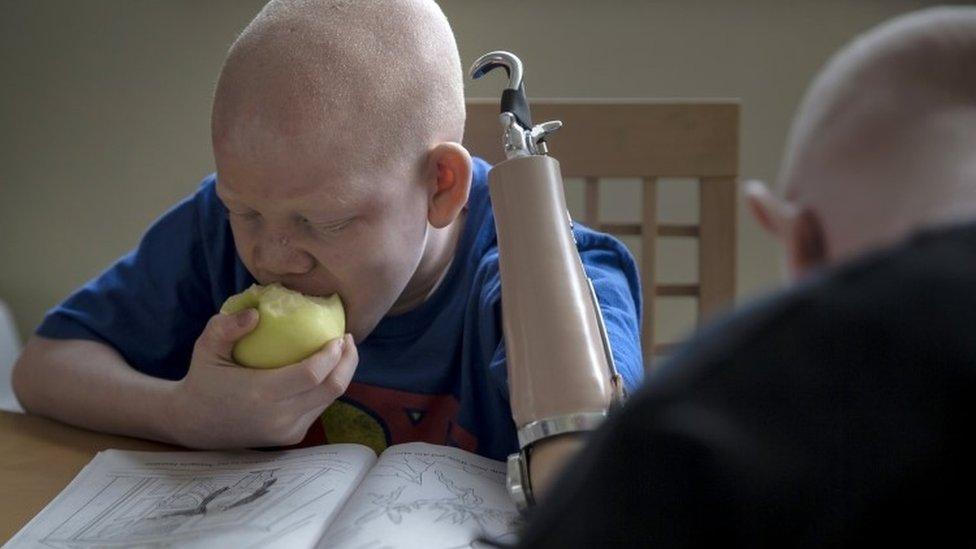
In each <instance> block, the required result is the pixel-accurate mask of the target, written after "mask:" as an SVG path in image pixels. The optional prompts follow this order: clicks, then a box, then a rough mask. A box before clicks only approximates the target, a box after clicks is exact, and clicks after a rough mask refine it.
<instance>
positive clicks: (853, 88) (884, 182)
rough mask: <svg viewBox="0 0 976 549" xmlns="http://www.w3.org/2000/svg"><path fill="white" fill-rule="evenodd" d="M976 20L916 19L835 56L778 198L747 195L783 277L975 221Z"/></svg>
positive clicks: (757, 191) (948, 15)
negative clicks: (785, 261)
mask: <svg viewBox="0 0 976 549" xmlns="http://www.w3.org/2000/svg"><path fill="white" fill-rule="evenodd" d="M974 153H976V8H968V7H967V8H964V7H959V8H939V9H930V10H923V11H920V12H916V13H912V14H909V15H906V16H902V17H899V18H896V19H894V20H893V21H890V22H888V23H885V24H882V25H881V26H879V27H877V28H876V29H873V30H871V31H869V32H868V33H866V34H864V35H863V36H861V37H859V38H858V39H856V40H855V41H853V42H852V43H851V44H850V45H848V46H847V47H846V48H844V49H843V50H841V51H840V52H839V53H838V54H837V55H835V56H834V58H833V59H832V60H831V61H830V63H828V65H827V66H826V68H825V69H824V70H823V71H821V73H820V74H819V75H818V77H817V78H816V80H815V81H814V83H813V84H812V85H811V87H810V89H809V91H808V92H807V95H806V97H805V99H804V101H803V103H802V105H801V107H800V109H799V110H798V111H797V115H796V118H795V119H794V123H793V128H792V131H791V135H790V139H789V142H788V143H787V148H786V152H785V159H784V163H783V170H782V173H781V174H780V180H781V181H780V182H781V185H782V189H783V193H782V196H774V195H773V194H772V193H770V192H769V191H767V190H766V189H765V188H764V187H763V186H761V185H752V186H751V187H750V188H749V189H747V193H748V199H749V203H750V206H751V207H752V210H753V213H754V214H755V215H756V217H757V218H758V219H759V221H760V223H761V224H762V225H763V226H764V227H765V228H766V229H767V230H769V231H770V232H772V233H773V234H774V235H775V236H777V237H778V238H779V239H780V240H781V241H782V242H783V244H784V246H785V248H786V250H787V255H788V258H789V260H790V265H791V271H792V273H793V274H794V276H796V275H800V274H802V273H803V272H805V271H807V270H808V269H810V268H812V267H816V266H817V265H820V264H823V263H826V262H834V261H837V260H841V259H845V258H848V257H851V256H853V255H856V254H859V253H862V252H864V251H867V250H869V249H872V248H876V247H879V246H883V245H886V244H890V243H893V242H896V241H898V240H900V239H902V238H904V237H905V236H907V235H908V234H909V233H910V232H912V231H913V230H917V229H918V228H920V227H923V226H927V225H933V224H941V223H948V222H953V221H959V220H964V219H973V220H976V154H974Z"/></svg>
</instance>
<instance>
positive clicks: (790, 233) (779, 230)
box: [745, 181, 827, 279]
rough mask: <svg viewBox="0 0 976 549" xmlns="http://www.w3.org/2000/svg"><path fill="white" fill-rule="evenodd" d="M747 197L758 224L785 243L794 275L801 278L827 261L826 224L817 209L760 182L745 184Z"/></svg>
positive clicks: (793, 276) (750, 209)
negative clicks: (781, 195) (790, 199)
mask: <svg viewBox="0 0 976 549" xmlns="http://www.w3.org/2000/svg"><path fill="white" fill-rule="evenodd" d="M745 197H746V204H747V205H748V206H749V211H750V212H752V215H753V217H755V218H756V221H758V222H759V225H760V226H762V228H763V229H764V230H765V231H766V232H767V233H769V234H770V235H771V236H772V237H773V238H775V239H776V240H778V241H779V243H780V244H781V245H782V246H783V249H784V251H785V252H786V255H787V260H788V262H789V269H790V276H791V277H792V278H794V279H797V278H800V277H802V276H803V275H804V274H805V273H807V272H809V271H810V270H812V269H815V268H817V267H819V266H821V265H823V264H824V263H825V262H826V260H827V245H826V239H825V237H824V229H823V223H822V222H821V221H820V218H819V217H818V216H817V214H816V212H814V211H813V210H811V209H809V208H799V207H797V206H796V205H795V204H793V203H792V202H790V201H788V200H786V199H783V198H780V197H778V196H776V195H775V194H773V193H772V192H771V191H770V190H769V188H768V187H766V185H765V184H763V183H762V182H759V181H750V182H748V183H747V184H746V187H745Z"/></svg>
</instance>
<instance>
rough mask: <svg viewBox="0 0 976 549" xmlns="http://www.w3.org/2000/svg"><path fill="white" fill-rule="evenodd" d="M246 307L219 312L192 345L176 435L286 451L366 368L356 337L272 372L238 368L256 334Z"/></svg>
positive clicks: (178, 390) (178, 396)
mask: <svg viewBox="0 0 976 549" xmlns="http://www.w3.org/2000/svg"><path fill="white" fill-rule="evenodd" d="M257 320H258V314H257V312H256V311H254V310H253V309H247V310H244V311H241V312H239V313H237V314H234V315H226V314H217V315H214V316H213V317H212V318H211V319H210V321H209V322H208V323H207V326H206V327H205V328H204V330H203V333H202V334H200V337H199V338H198V339H197V342H196V345H195V346H194V348H193V357H192V359H191V361H190V369H189V371H188V372H187V374H186V377H184V378H183V379H182V380H180V381H179V382H177V383H176V384H175V385H174V390H173V395H172V398H171V399H170V402H171V408H170V412H171V414H170V418H171V421H172V427H171V429H172V435H173V439H175V440H176V441H177V442H179V443H180V444H182V445H184V446H187V447H191V448H242V447H262V446H284V445H289V444H296V443H298V442H300V441H301V440H302V438H304V436H305V433H306V431H308V428H309V426H311V424H312V422H314V421H316V420H317V419H318V418H319V416H320V415H321V414H322V412H323V411H324V410H325V408H326V407H328V406H329V404H332V402H333V401H334V400H335V399H336V398H338V397H339V396H340V395H342V393H344V392H345V390H346V387H348V386H349V382H350V381H351V380H352V375H353V373H354V372H355V371H356V366H357V365H358V364H359V353H358V352H357V350H356V345H355V343H354V342H353V339H352V336H350V335H349V334H346V335H345V336H344V337H341V338H338V339H335V340H333V341H331V342H329V343H328V344H327V345H326V346H325V347H323V348H322V349H321V350H320V351H318V352H317V353H315V354H314V355H312V356H310V357H308V358H306V359H305V360H303V361H301V362H299V363H297V364H292V365H290V366H285V367H282V368H277V369H273V370H259V369H252V368H244V367H241V366H238V365H237V364H236V363H235V362H234V360H233V358H231V350H232V349H233V347H234V343H235V342H236V341H237V340H238V339H240V338H241V337H243V336H244V335H246V334H247V333H248V332H250V331H251V330H253V329H254V327H255V326H256V325H257Z"/></svg>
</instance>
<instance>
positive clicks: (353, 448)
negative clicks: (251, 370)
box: [8, 444, 376, 547]
mask: <svg viewBox="0 0 976 549" xmlns="http://www.w3.org/2000/svg"><path fill="white" fill-rule="evenodd" d="M375 461H376V456H375V455H374V454H373V452H372V451H371V450H369V449H368V448H366V447H363V446H357V445H350V444H333V445H327V446H319V447H315V448H302V449H297V450H286V451H279V452H257V451H240V452H126V451H121V450H108V451H105V452H100V453H99V454H98V455H97V456H96V457H95V459H93V460H92V461H91V462H90V463H89V464H88V465H87V466H85V468H84V469H83V470H82V471H81V473H79V474H78V476H76V477H75V479H74V480H73V481H71V483H70V484H69V485H68V487H67V488H65V489H64V490H63V491H62V492H61V493H60V494H58V496H57V497H56V498H54V500H53V501H52V502H51V503H50V504H48V506H47V507H45V509H44V510H43V511H41V512H40V513H39V514H38V515H37V516H36V517H34V519H33V520H31V521H30V523H28V525H27V526H26V527H24V529H23V530H21V531H20V532H19V533H18V534H17V535H16V536H14V538H13V539H12V540H11V541H10V543H9V545H8V546H9V547H133V546H139V547H149V546H152V547H163V546H170V545H178V546H180V547H313V546H314V545H315V543H316V542H317V540H318V539H319V538H321V537H322V533H323V532H324V531H325V529H326V528H327V527H328V525H329V523H330V522H331V520H332V518H333V517H334V516H335V515H336V514H337V513H338V509H339V508H341V506H342V504H343V503H344V502H345V501H346V499H348V497H349V495H350V494H351V493H352V492H353V491H354V490H355V487H356V485H357V484H358V483H359V481H360V480H362V478H363V475H364V474H365V472H366V471H367V470H368V469H369V468H370V466H371V465H372V464H373V463H374V462H375Z"/></svg>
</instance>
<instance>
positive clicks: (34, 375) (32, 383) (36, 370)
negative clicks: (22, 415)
mask: <svg viewBox="0 0 976 549" xmlns="http://www.w3.org/2000/svg"><path fill="white" fill-rule="evenodd" d="M59 343H60V342H58V341H54V340H46V339H43V338H39V337H38V336H31V338H30V339H28V341H27V344H26V345H25V346H24V350H23V351H22V352H21V353H20V356H19V357H17V360H16V361H15V362H14V367H13V371H12V372H11V376H10V383H11V387H12V388H13V391H14V396H16V397H17V401H18V402H20V405H21V406H22V407H23V408H24V410H25V411H27V412H28V413H31V414H37V413H43V410H42V409H41V407H42V404H41V403H42V402H43V394H42V392H43V390H44V383H43V381H44V378H45V377H47V376H45V375H44V371H45V369H47V366H48V365H49V362H50V361H49V360H45V357H46V356H49V353H48V352H47V351H48V350H49V349H50V346H52V345H55V346H56V345H58V344H59Z"/></svg>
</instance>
